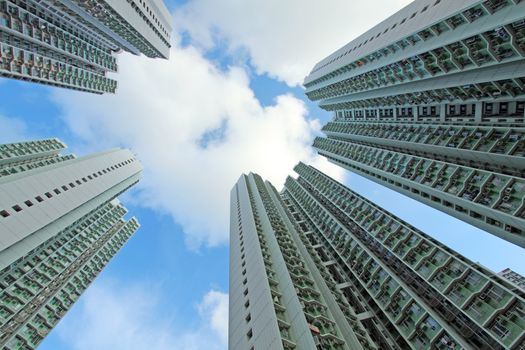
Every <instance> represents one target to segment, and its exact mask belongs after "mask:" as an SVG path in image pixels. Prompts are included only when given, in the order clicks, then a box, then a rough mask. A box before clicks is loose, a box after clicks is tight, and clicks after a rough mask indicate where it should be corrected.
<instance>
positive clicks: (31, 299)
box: [0, 204, 138, 349]
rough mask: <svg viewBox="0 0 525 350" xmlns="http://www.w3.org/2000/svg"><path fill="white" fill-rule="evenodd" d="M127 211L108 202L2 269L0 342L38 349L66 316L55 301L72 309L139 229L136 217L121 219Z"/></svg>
mask: <svg viewBox="0 0 525 350" xmlns="http://www.w3.org/2000/svg"><path fill="white" fill-rule="evenodd" d="M125 213H126V210H125V209H124V208H122V207H120V206H113V205H109V204H108V205H106V206H104V207H102V208H101V209H98V210H96V211H95V212H94V213H92V214H91V215H90V216H89V217H87V218H86V219H84V220H83V221H82V222H81V223H79V224H78V225H76V226H74V227H73V228H70V229H66V230H65V231H63V232H62V233H60V234H58V235H57V236H55V237H53V238H51V239H50V240H49V241H48V242H46V243H45V244H44V245H43V246H41V247H38V248H37V249H35V250H34V251H32V252H30V253H29V254H28V255H27V256H26V257H25V258H24V259H20V260H19V261H17V262H15V264H14V265H13V266H16V267H15V268H13V269H6V270H4V271H3V272H2V274H1V278H0V283H1V284H2V289H3V290H4V292H3V293H2V295H1V296H0V315H1V322H0V329H2V337H1V338H0V344H4V345H5V346H6V349H18V348H25V347H24V346H23V344H26V345H27V346H30V347H33V348H34V347H35V346H36V345H37V344H38V343H39V342H40V341H41V340H42V339H43V337H44V336H45V335H46V334H47V332H49V331H50V330H51V328H52V327H53V326H54V325H55V324H56V322H58V320H59V319H60V318H61V317H62V316H63V314H56V313H54V312H53V311H52V310H50V308H51V307H52V306H53V305H54V304H56V303H57V302H56V301H55V302H53V300H55V299H57V300H58V302H59V303H60V304H61V305H62V308H61V309H62V310H67V309H69V307H70V306H71V305H72V304H73V303H74V302H75V301H76V299H77V298H78V297H79V296H80V294H81V293H82V292H83V291H84V290H85V288H86V287H87V285H88V284H89V283H90V281H92V280H93V279H94V278H95V276H96V275H97V274H98V272H100V271H101V270H102V269H103V267H104V266H105V265H106V264H107V262H108V261H109V259H110V258H111V257H112V256H114V254H116V252H117V251H118V250H119V249H120V247H121V246H122V245H123V244H124V243H125V242H126V241H127V239H128V238H129V237H130V236H131V235H132V234H133V233H134V232H135V231H136V230H137V229H138V223H137V222H136V221H135V220H134V219H133V220H130V221H129V222H127V223H125V222H124V221H123V220H122V219H121V218H122V216H123V215H124V214H125ZM35 311H38V314H36V315H34V312H35ZM42 320H44V322H42Z"/></svg>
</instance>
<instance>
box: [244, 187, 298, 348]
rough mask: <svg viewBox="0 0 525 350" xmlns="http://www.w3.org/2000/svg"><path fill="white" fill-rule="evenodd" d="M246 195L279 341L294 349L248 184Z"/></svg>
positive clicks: (276, 281)
mask: <svg viewBox="0 0 525 350" xmlns="http://www.w3.org/2000/svg"><path fill="white" fill-rule="evenodd" d="M247 190H248V196H249V198H250V204H251V208H252V214H253V219H254V224H255V228H256V232H257V239H258V241H259V246H260V249H261V254H262V257H263V262H264V268H265V270H266V277H267V278H268V283H269V286H270V293H271V297H272V304H273V308H274V312H275V315H276V319H277V326H278V328H279V332H280V336H281V342H282V346H283V348H284V349H286V350H288V349H295V348H296V346H297V345H296V343H295V342H294V339H293V337H292V336H291V333H290V331H289V329H290V323H289V322H288V320H289V319H290V318H289V315H288V312H287V309H286V307H285V306H284V305H283V301H282V294H281V293H280V291H279V282H278V279H277V274H276V272H275V271H274V267H273V261H272V255H271V253H270V249H269V247H268V242H267V240H266V237H265V235H264V232H263V230H262V224H261V220H260V218H259V214H258V212H257V209H256V208H257V206H256V203H255V197H254V193H253V191H252V189H251V188H250V186H247Z"/></svg>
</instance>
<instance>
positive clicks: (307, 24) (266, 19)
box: [174, 0, 411, 85]
mask: <svg viewBox="0 0 525 350" xmlns="http://www.w3.org/2000/svg"><path fill="white" fill-rule="evenodd" d="M410 2H411V0H395V1H392V0H368V1H361V0H329V1H317V0H311V1H306V0H286V1H282V0H251V1H242V0H222V1H217V0H193V1H189V2H188V3H187V4H186V5H184V6H182V7H181V8H179V9H177V10H176V11H175V16H174V17H175V18H174V24H175V28H176V30H178V31H180V32H187V33H188V34H189V35H190V36H191V38H192V40H193V41H194V42H195V43H198V44H199V45H201V46H202V47H205V48H214V47H215V46H216V45H226V47H227V48H229V50H230V51H231V52H232V53H234V54H235V55H238V53H239V51H247V53H248V54H249V56H250V57H251V63H252V64H253V65H254V66H255V67H256V69H257V71H258V73H268V74H269V75H270V76H271V77H276V78H278V79H279V80H282V81H285V82H286V83H288V84H289V85H296V84H299V83H301V82H302V81H303V78H304V77H305V76H306V74H307V73H308V72H309V71H310V70H311V69H312V68H313V66H314V65H315V63H317V62H318V61H320V60H321V59H322V58H324V57H326V56H328V55H329V54H330V53H332V52H333V51H335V50H337V49H338V48H340V47H341V46H343V45H345V44H346V43H348V42H349V41H350V40H351V39H353V38H355V37H357V36H358V35H360V34H361V33H363V32H364V31H366V30H368V29H369V28H371V27H372V26H373V25H375V24H377V23H379V22H380V21H381V20H383V19H385V18H387V17H388V16H390V15H392V14H393V13H395V12H396V11H397V10H399V9H400V8H401V7H402V6H404V5H407V4H408V3H410Z"/></svg>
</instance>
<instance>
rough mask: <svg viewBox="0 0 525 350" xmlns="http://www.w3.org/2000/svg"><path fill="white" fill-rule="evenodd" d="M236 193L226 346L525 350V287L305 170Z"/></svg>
mask: <svg viewBox="0 0 525 350" xmlns="http://www.w3.org/2000/svg"><path fill="white" fill-rule="evenodd" d="M295 171H296V172H297V173H298V174H299V177H298V178H297V179H293V178H291V177H290V178H288V179H287V181H286V184H285V187H284V189H283V191H282V192H281V193H280V194H279V193H277V191H276V190H275V189H274V188H273V186H272V185H271V184H269V183H268V182H263V181H262V179H261V178H260V177H259V176H258V175H254V174H250V175H248V176H244V175H243V176H242V177H241V178H240V180H239V182H238V183H237V185H236V186H235V187H234V188H233V190H232V192H231V222H230V235H231V236H230V243H231V246H230V324H229V326H230V340H229V341H230V343H229V348H230V349H293V348H295V349H382V350H383V349H523V348H525V293H523V291H521V290H518V289H516V288H515V286H513V285H512V284H510V283H508V282H507V281H506V280H505V279H503V278H500V277H499V276H497V275H496V274H495V273H493V272H492V271H489V270H487V269H485V268H483V267H482V266H480V265H478V264H475V263H473V262H471V261H469V260H468V259H466V258H465V257H463V256H461V255H460V254H458V253H457V252H455V251H453V250H451V249H449V248H448V247H446V246H444V245H442V244H440V243H439V242H437V241H436V240H434V239H433V238H431V237H429V236H427V235H426V234H425V233H423V232H421V231H420V230H418V229H416V228H415V227H413V226H411V225H410V224H408V223H406V222H404V221H403V220H401V219H399V218H398V217H396V216H394V215H393V214H391V213H389V212H388V211H386V210H384V209H382V208H380V207H378V206H377V205H375V204H374V203H372V202H370V201H368V200H366V199H365V198H363V197H361V196H360V195H358V194H356V193H355V192H353V191H351V190H350V189H348V188H346V187H345V186H343V185H342V184H340V183H338V182H337V181H335V180H333V179H332V178H330V177H328V176H327V175H325V174H323V173H321V172H320V171H318V170H316V169H315V168H312V167H310V166H307V165H304V164H299V165H298V166H297V167H296V168H295Z"/></svg>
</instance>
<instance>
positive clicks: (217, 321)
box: [199, 290, 228, 344]
mask: <svg viewBox="0 0 525 350" xmlns="http://www.w3.org/2000/svg"><path fill="white" fill-rule="evenodd" d="M199 313H200V315H201V317H203V318H204V319H205V320H206V324H207V325H209V327H210V328H211V329H212V330H213V331H214V332H215V334H217V336H218V337H219V338H220V339H221V340H222V343H223V344H228V294H226V293H222V292H219V291H216V290H210V291H209V292H208V293H207V294H206V295H205V296H204V298H203V300H202V302H201V303H200V304H199Z"/></svg>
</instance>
